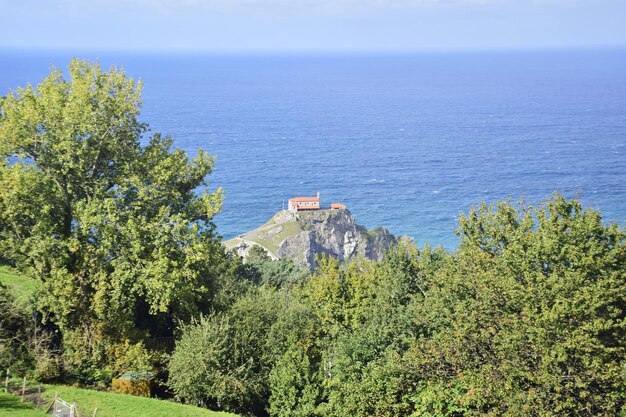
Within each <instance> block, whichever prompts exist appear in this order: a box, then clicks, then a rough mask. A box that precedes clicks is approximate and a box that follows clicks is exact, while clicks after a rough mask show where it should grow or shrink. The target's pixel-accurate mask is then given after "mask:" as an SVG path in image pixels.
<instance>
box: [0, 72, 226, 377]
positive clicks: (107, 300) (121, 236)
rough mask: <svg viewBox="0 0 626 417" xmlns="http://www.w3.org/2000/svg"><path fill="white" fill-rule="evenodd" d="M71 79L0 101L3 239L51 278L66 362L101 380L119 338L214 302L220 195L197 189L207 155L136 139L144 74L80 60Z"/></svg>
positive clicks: (47, 286)
mask: <svg viewBox="0 0 626 417" xmlns="http://www.w3.org/2000/svg"><path fill="white" fill-rule="evenodd" d="M69 76H70V77H69V80H66V79H64V77H63V74H62V72H61V71H53V72H52V73H51V74H50V76H48V77H47V78H46V79H45V80H43V81H42V83H41V84H39V85H38V86H37V87H32V86H28V87H27V88H23V89H18V90H16V91H14V92H12V93H11V94H9V95H7V96H6V97H4V98H3V99H2V100H1V101H0V161H1V162H3V165H2V166H1V167H0V219H1V220H0V245H1V246H2V248H4V251H3V253H7V254H8V255H5V256H8V257H9V258H10V261H11V262H12V263H13V264H16V265H19V266H21V267H23V268H25V267H29V268H32V270H33V271H34V274H33V275H34V276H35V277H36V278H38V279H39V280H40V281H41V283H42V285H41V288H40V291H39V293H38V297H37V301H38V307H39V309H40V311H41V312H42V313H44V318H45V319H47V320H50V321H52V322H53V323H54V324H55V325H56V326H58V328H59V330H60V331H61V333H62V335H63V342H64V347H65V352H64V357H65V363H66V364H67V365H69V367H68V371H70V372H71V373H75V374H76V375H77V376H78V375H80V374H84V373H85V372H86V373H87V374H91V376H95V377H96V378H99V376H98V375H96V374H98V373H99V372H100V371H101V370H102V369H103V368H104V367H105V366H107V364H110V363H111V362H119V358H118V353H117V352H119V351H120V350H119V349H117V350H116V348H115V346H114V345H115V344H117V343H127V341H128V343H131V344H136V343H139V342H140V341H141V340H142V339H144V338H146V337H147V336H148V335H161V334H171V332H172V331H173V328H174V323H175V322H176V321H177V320H189V319H190V318H191V317H193V316H195V315H197V314H198V313H200V312H202V311H207V310H208V308H209V307H210V305H211V300H210V299H211V296H212V295H213V294H215V291H216V286H217V285H216V280H217V276H218V275H219V273H220V271H221V269H220V268H222V264H223V263H224V260H223V259H224V254H223V250H222V248H221V245H220V243H219V240H218V238H217V236H216V235H215V233H214V224H213V222H212V217H213V215H214V214H215V213H216V212H217V211H218V210H219V208H220V204H221V192H220V190H218V191H216V192H214V193H209V192H208V191H204V192H202V193H201V194H198V193H196V192H195V191H194V190H195V189H196V188H198V187H201V186H202V187H206V186H207V183H206V180H205V178H206V176H207V175H208V174H209V173H210V172H211V170H212V168H213V160H212V158H211V157H210V156H208V155H207V154H206V153H204V152H203V151H199V153H198V155H197V156H196V157H195V158H193V159H191V160H189V159H188V158H187V156H186V154H185V153H184V152H183V151H181V150H177V149H174V150H173V149H172V148H171V146H172V140H171V139H169V138H163V137H161V136H160V135H159V134H154V135H153V136H152V137H151V138H150V140H149V141H148V144H147V145H146V146H144V147H142V146H141V145H140V141H141V138H142V135H143V133H145V132H146V130H147V125H145V124H143V123H140V122H139V121H138V119H137V116H138V114H139V107H140V104H141V101H140V92H141V83H140V82H139V83H136V82H135V81H134V80H132V79H130V78H128V77H127V76H126V75H125V74H124V73H123V71H121V70H118V69H112V70H110V71H108V72H105V71H102V69H101V68H100V67H99V66H98V65H92V64H89V63H87V62H84V61H79V60H74V61H72V62H71V64H70V66H69ZM205 189H206V188H205ZM7 248H11V250H10V251H8V250H7ZM77 300H80V302H77ZM105 373H107V372H105ZM108 373H110V372H108ZM109 376H110V375H103V376H102V377H103V378H108V377H109Z"/></svg>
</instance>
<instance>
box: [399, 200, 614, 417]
mask: <svg viewBox="0 0 626 417" xmlns="http://www.w3.org/2000/svg"><path fill="white" fill-rule="evenodd" d="M459 234H460V236H461V238H462V240H461V247H460V249H459V250H458V251H457V252H456V253H455V254H454V256H453V258H452V259H451V261H450V262H448V263H447V264H446V265H445V266H444V267H443V268H441V269H440V270H439V271H437V273H436V274H435V279H434V281H433V282H434V283H435V285H433V287H432V288H431V289H430V290H429V291H428V293H427V294H426V297H425V298H424V302H423V303H422V304H421V305H420V308H419V309H418V314H417V316H416V319H417V322H418V325H419V326H421V327H422V328H423V329H424V334H425V336H426V337H424V338H422V339H421V340H419V341H418V343H416V344H415V346H414V347H413V348H412V350H411V352H410V354H409V355H407V360H408V361H409V362H410V363H412V364H414V366H415V367H417V368H419V369H422V371H423V373H424V377H425V378H427V380H428V381H429V383H428V386H426V387H425V388H424V390H423V391H422V392H421V394H420V395H419V396H418V397H416V401H417V405H418V411H417V413H416V414H415V415H416V416H418V415H431V416H445V415H494V416H495V415H497V416H507V415H510V416H526V415H528V416H530V415H544V416H548V415H571V416H577V415H580V416H582V415H614V414H617V412H618V411H619V410H620V409H621V408H622V406H623V404H624V401H625V398H624V392H625V388H626V385H625V381H624V373H623V369H624V364H625V362H624V358H625V353H626V352H625V349H626V342H625V340H626V339H625V338H624V336H625V334H624V331H625V325H626V322H625V319H626V315H625V313H626V311H625V309H626V303H625V297H626V281H625V280H624V277H625V274H626V246H625V243H626V235H625V233H624V232H623V231H622V230H619V229H618V228H617V226H615V225H613V226H604V225H603V224H602V221H601V217H600V214H599V213H597V212H595V211H592V210H583V209H582V207H581V204H580V203H579V202H578V201H573V200H566V199H564V198H563V197H562V196H559V195H556V196H555V198H554V199H553V200H551V201H549V202H548V203H547V204H546V205H545V206H544V207H538V208H532V207H521V208H519V209H516V208H515V207H514V206H513V205H512V204H510V203H508V202H502V203H499V204H498V206H497V207H495V208H494V207H491V206H487V205H482V206H481V207H480V208H479V209H477V210H472V211H470V213H469V214H468V215H467V216H463V217H462V218H461V219H460V221H459Z"/></svg>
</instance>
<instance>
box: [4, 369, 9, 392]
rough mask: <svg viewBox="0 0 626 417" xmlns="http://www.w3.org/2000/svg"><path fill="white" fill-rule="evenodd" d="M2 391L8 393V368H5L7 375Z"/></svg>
mask: <svg viewBox="0 0 626 417" xmlns="http://www.w3.org/2000/svg"><path fill="white" fill-rule="evenodd" d="M4 392H5V393H7V394H8V393H9V370H8V369H7V377H6V379H5V380H4Z"/></svg>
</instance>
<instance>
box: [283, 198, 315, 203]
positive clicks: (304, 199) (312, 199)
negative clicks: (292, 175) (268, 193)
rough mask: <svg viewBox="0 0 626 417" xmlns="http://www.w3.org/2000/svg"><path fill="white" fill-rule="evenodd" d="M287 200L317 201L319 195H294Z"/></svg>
mask: <svg viewBox="0 0 626 417" xmlns="http://www.w3.org/2000/svg"><path fill="white" fill-rule="evenodd" d="M289 201H290V202H291V201H293V202H294V203H296V202H300V201H317V202H319V201H320V199H319V197H294V198H290V199H289Z"/></svg>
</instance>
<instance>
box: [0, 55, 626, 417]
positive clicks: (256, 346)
mask: <svg viewBox="0 0 626 417" xmlns="http://www.w3.org/2000/svg"><path fill="white" fill-rule="evenodd" d="M69 74H70V76H69V79H65V78H64V75H63V74H62V73H61V72H60V71H54V72H53V73H52V74H51V75H50V76H49V77H48V78H46V79H45V80H44V81H43V82H42V83H41V84H39V85H38V86H36V87H30V86H29V87H27V88H25V89H18V90H16V91H15V92H12V93H10V94H8V95H7V96H3V97H0V261H1V262H2V263H3V264H6V265H10V266H12V267H13V268H16V267H18V266H19V267H20V268H22V270H23V271H28V276H32V277H33V280H34V281H30V280H29V279H27V278H25V276H23V275H20V274H16V273H15V272H13V270H12V269H11V270H10V269H3V271H4V274H3V275H2V276H3V278H2V279H3V281H4V282H6V283H8V285H9V287H7V285H4V284H2V285H0V371H2V372H4V371H5V370H6V369H9V370H10V372H11V373H12V374H13V375H18V376H21V375H24V374H26V375H28V376H29V378H33V379H37V380H39V381H47V382H54V383H65V384H73V385H80V386H84V387H92V388H94V387H95V388H99V389H102V390H105V389H107V388H108V387H109V386H110V385H111V380H112V378H114V377H116V376H118V375H120V374H122V373H125V372H128V371H132V372H138V373H146V372H150V371H154V370H156V371H163V372H160V374H164V373H167V377H165V378H164V380H163V381H162V382H163V383H164V384H166V385H167V387H168V388H169V390H170V392H171V393H173V395H174V399H175V400H176V401H179V402H182V403H185V404H187V405H195V406H199V407H203V408H208V409H213V410H221V411H227V412H232V413H237V414H239V415H243V416H258V417H267V416H272V417H371V416H377V417H465V416H467V417H470V416H494V417H496V416H498V417H500V416H505V417H535V416H581V417H582V416H615V415H619V414H620V413H623V411H624V407H625V404H626V371H625V370H626V230H624V228H623V227H620V226H618V225H615V224H606V223H605V222H604V221H603V219H602V215H601V213H600V212H598V211H596V210H590V209H586V208H585V207H584V206H583V204H582V202H580V201H578V200H570V199H567V198H565V197H564V196H562V195H560V194H555V195H554V196H552V197H551V198H549V199H548V200H547V201H545V202H543V203H541V204H538V205H533V206H531V205H526V204H523V203H519V204H515V203H512V202H511V201H501V202H496V203H493V204H488V203H482V204H479V205H477V206H476V207H474V208H472V209H471V210H469V211H468V212H467V213H465V214H464V215H461V216H460V218H459V221H458V229H457V231H456V232H457V234H458V236H459V247H458V249H457V250H455V251H454V252H446V251H445V250H443V249H441V248H435V249H433V248H431V247H430V246H428V245H425V246H424V247H422V248H418V247H417V246H416V245H415V244H414V243H412V242H407V241H401V242H396V243H398V244H397V245H390V246H389V250H388V251H387V252H386V253H385V254H384V255H385V256H384V257H383V256H382V254H381V256H380V257H378V256H371V255H372V253H368V249H367V248H368V246H367V245H368V244H371V242H372V241H375V240H376V239H382V238H384V236H385V233H384V232H382V231H380V230H379V231H377V232H373V233H367V235H366V236H365V237H363V235H362V234H361V232H362V231H361V230H359V228H358V227H357V226H356V224H355V223H354V221H353V219H351V218H350V219H348V218H347V217H346V213H342V211H341V210H340V211H339V212H336V213H334V212H317V213H313V214H307V215H303V216H301V217H298V218H297V219H295V220H296V221H297V225H296V224H294V225H287V224H285V223H284V222H287V223H289V222H290V221H292V220H294V219H291V220H290V219H289V218H287V217H285V218H281V219H277V218H275V219H273V223H272V224H268V225H266V226H264V227H262V228H261V229H259V230H258V231H256V232H255V233H254V234H250V235H249V237H250V241H251V242H257V243H264V242H269V243H268V246H270V247H269V248H268V249H269V251H270V253H272V254H274V255H275V257H278V258H281V259H279V260H273V259H272V258H271V257H270V256H268V254H267V251H265V250H263V249H261V248H259V246H258V245H252V247H251V248H248V249H247V253H246V259H245V260H242V259H241V258H240V257H239V256H237V254H236V253H233V252H232V251H228V250H227V249H226V248H225V247H224V246H223V244H222V242H221V240H220V238H219V235H218V234H217V232H216V227H215V224H214V222H213V216H214V215H215V214H216V213H217V212H218V211H219V210H220V207H221V199H222V194H221V190H219V189H217V190H215V191H213V192H211V191H209V189H208V188H207V187H208V181H207V177H208V175H209V174H210V172H211V171H212V168H213V159H212V158H211V157H210V156H208V155H207V154H206V153H204V152H202V151H200V152H199V153H198V155H197V156H196V157H194V158H192V159H190V158H188V156H187V155H186V153H185V152H183V151H181V150H178V149H174V148H173V147H172V146H173V141H172V140H171V139H169V138H166V137H162V136H161V135H159V134H154V135H152V136H151V137H149V138H145V137H144V135H145V134H146V133H147V131H148V127H147V125H145V124H143V123H141V122H139V121H138V115H139V107H140V104H141V100H140V90H141V84H140V83H138V82H135V81H134V80H132V79H129V78H128V77H127V76H126V75H125V74H124V73H123V72H122V71H120V70H118V69H112V70H111V71H108V72H106V71H103V70H102V69H101V68H100V67H99V66H97V65H91V64H89V63H87V62H84V61H79V60H74V61H72V63H71V64H70V67H69ZM142 144H145V145H142ZM305 217H306V219H305ZM338 217H341V218H338ZM281 222H283V223H281ZM283 225H284V227H283ZM291 228H293V230H292V229H291ZM292 232H295V233H296V234H295V236H293V237H290V236H287V235H286V234H288V233H292ZM359 236H360V237H359ZM291 239H293V240H291ZM243 240H245V239H243ZM298 242H300V243H302V244H303V246H299V245H298V244H296V243H298ZM244 243H245V242H244ZM270 243H271V244H272V245H274V246H272V245H270ZM292 243H294V244H292ZM377 247H378V246H377ZM297 248H303V249H302V250H303V251H304V253H298V255H299V256H301V257H302V259H307V262H308V261H310V260H311V259H314V260H315V265H316V268H315V269H314V270H313V271H310V270H308V268H303V267H302V265H298V262H294V261H293V260H292V259H293V258H292V257H290V256H283V254H289V253H290V251H297V250H299V249H297ZM328 248H331V249H332V250H330V249H328ZM327 249H328V250H327ZM320 253H321V256H319V257H318V256H317V255H320ZM311 257H313V258H311ZM309 265H311V264H309ZM32 282H37V285H34V286H31V284H32ZM33 289H34V291H35V293H34V296H33V297H29V296H28V294H29V293H30V292H31V291H33ZM18 299H19V300H18ZM24 300H25V301H24ZM173 338H175V339H176V342H175V346H172V343H171V342H172V340H173ZM172 348H173V350H172ZM53 389H57V388H54V387H50V391H51V390H53ZM58 390H60V391H63V392H64V393H65V394H64V395H67V396H69V397H70V399H75V400H77V401H79V398H82V401H81V402H82V406H83V407H87V408H91V407H95V406H96V405H98V404H101V405H102V410H105V409H106V407H111V408H109V409H107V410H110V411H106V412H104V413H111V412H112V413H119V414H117V415H118V417H121V416H122V415H123V413H127V415H129V416H130V415H133V416H137V415H139V416H140V415H150V416H159V415H211V414H210V413H209V412H208V411H207V412H206V413H205V414H202V413H203V411H200V410H198V409H193V408H183V406H182V405H177V404H173V403H170V402H163V401H156V400H148V399H141V398H133V397H127V396H118V395H111V394H107V393H99V392H94V391H83V390H77V389H76V388H65V387H63V388H58ZM50 391H48V393H49V394H50ZM3 401H4V400H3ZM107 404H108V405H107ZM98 407H99V408H100V405H98ZM126 410H127V411H126ZM87 411H88V412H89V411H90V410H87ZM131 413H132V414H131ZM142 413H146V414H142ZM193 413H196V414H193ZM103 415H104V414H103ZM107 415H110V414H107ZM105 417H106V416H105Z"/></svg>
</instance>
